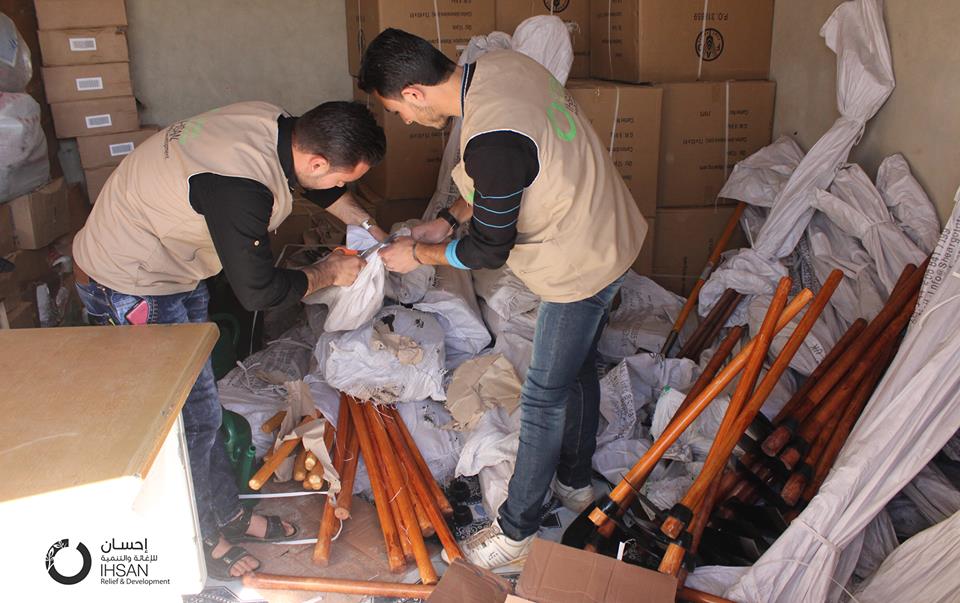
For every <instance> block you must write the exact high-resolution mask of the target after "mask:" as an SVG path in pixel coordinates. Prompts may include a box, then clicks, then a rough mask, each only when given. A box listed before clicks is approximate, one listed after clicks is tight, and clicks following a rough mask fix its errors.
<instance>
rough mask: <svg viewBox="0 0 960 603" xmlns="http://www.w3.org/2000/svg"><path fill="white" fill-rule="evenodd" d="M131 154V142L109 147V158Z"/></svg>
mask: <svg viewBox="0 0 960 603" xmlns="http://www.w3.org/2000/svg"><path fill="white" fill-rule="evenodd" d="M132 152H133V143H132V142H118V143H116V144H112V145H110V156H111V157H120V156H122V155H129V154H130V153H132Z"/></svg>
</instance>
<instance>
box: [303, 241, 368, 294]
mask: <svg viewBox="0 0 960 603" xmlns="http://www.w3.org/2000/svg"><path fill="white" fill-rule="evenodd" d="M366 264H367V263H366V262H365V261H364V260H363V258H361V257H360V256H357V255H345V254H344V253H342V252H340V251H334V252H333V253H331V254H329V255H328V256H327V257H325V258H323V259H322V260H320V261H319V262H316V263H315V264H311V265H310V266H304V267H303V268H301V270H303V272H304V274H306V275H307V293H306V294H305V295H304V297H306V296H307V295H310V294H311V293H313V292H315V291H317V290H319V289H323V288H325V287H330V286H336V287H349V286H350V285H352V284H353V283H354V281H356V280H357V275H359V274H360V271H361V270H363V267H364V266H366Z"/></svg>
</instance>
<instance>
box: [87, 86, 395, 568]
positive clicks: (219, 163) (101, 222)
mask: <svg viewBox="0 0 960 603" xmlns="http://www.w3.org/2000/svg"><path fill="white" fill-rule="evenodd" d="M385 148H386V142H385V139H384V135H383V130H381V128H380V127H379V126H378V125H377V124H376V122H375V121H374V118H373V115H372V114H371V113H370V111H369V110H367V109H366V108H365V107H363V106H362V105H359V104H357V103H345V102H331V103H325V104H322V105H320V106H318V107H316V108H314V109H312V110H310V111H309V112H307V113H306V114H305V115H303V116H302V117H299V118H296V117H290V116H288V115H287V114H286V113H285V112H284V111H283V110H282V109H280V108H279V107H275V106H273V105H270V104H267V103H261V102H247V103H238V104H234V105H229V106H227V107H222V108H220V109H214V110H213V111H210V112H208V113H204V114H202V115H199V116H197V117H194V118H191V119H188V120H186V121H180V122H177V123H175V124H173V125H171V126H169V127H167V128H165V129H164V130H161V131H160V132H158V133H157V134H155V135H154V136H152V137H151V138H149V139H148V140H147V141H145V142H144V143H143V144H141V145H140V146H139V147H137V149H136V150H134V151H133V153H131V154H130V155H128V156H127V157H126V158H125V159H124V160H123V162H122V163H121V164H120V166H119V167H118V168H117V169H116V171H114V173H113V174H112V175H111V176H110V178H109V180H107V183H106V185H105V186H104V188H103V190H102V191H101V193H100V196H99V197H98V199H97V200H96V204H95V205H94V207H93V211H92V212H91V214H90V217H89V218H88V220H87V223H86V225H85V226H84V227H83V229H82V230H81V231H80V232H79V233H77V236H76V238H75V239H74V244H73V253H74V260H75V263H76V278H77V289H78V290H79V293H80V298H81V299H82V300H83V303H84V305H85V306H86V309H87V312H88V314H89V316H90V318H91V320H92V321H93V322H96V323H98V324H112V325H126V324H132V325H139V324H147V323H186V322H205V321H206V320H207V305H208V301H209V297H208V294H207V288H206V285H205V284H204V282H203V281H204V279H206V278H208V277H211V276H214V275H215V274H217V273H218V272H220V270H221V269H222V270H223V271H224V272H225V274H226V276H227V279H228V280H229V281H230V284H231V286H232V287H233V290H234V292H235V293H236V295H237V297H238V298H239V300H240V302H241V303H242V304H243V305H244V307H246V308H247V309H249V310H262V309H265V308H275V307H279V306H285V305H289V304H295V303H297V302H298V301H299V300H300V299H301V298H303V297H305V296H307V295H309V294H311V293H313V292H314V291H316V290H317V289H320V288H323V287H328V286H331V285H340V286H346V285H350V284H352V283H353V281H354V280H355V279H356V277H357V274H358V273H359V271H360V269H361V268H362V267H363V265H364V262H363V260H362V259H360V258H358V257H351V256H346V255H342V254H337V253H335V254H331V255H329V256H328V257H327V258H325V259H324V260H322V261H320V262H318V263H316V264H313V265H312V266H306V267H304V268H300V269H297V270H287V269H280V268H275V267H274V258H273V254H272V252H271V251H270V241H269V237H268V231H270V230H275V229H276V228H277V227H278V226H280V224H281V223H282V222H283V221H284V220H285V219H286V218H287V216H289V215H290V212H291V210H292V207H293V194H292V192H293V190H294V189H295V188H296V187H298V186H299V187H302V188H303V189H305V191H304V195H305V196H306V197H307V198H308V199H310V200H311V201H313V202H315V203H317V204H318V205H320V206H322V207H325V208H327V210H328V211H330V213H332V214H333V215H334V216H336V217H337V218H339V219H341V220H343V221H344V222H345V223H347V224H360V225H363V226H364V227H365V228H367V229H368V230H370V231H371V233H372V234H373V235H374V236H375V237H377V238H379V239H381V240H382V239H383V238H384V237H385V236H386V234H385V233H384V232H383V231H382V230H380V229H379V228H378V227H377V226H376V225H374V224H373V223H372V222H371V220H370V217H369V216H368V215H367V214H366V213H365V212H364V211H363V210H362V209H360V207H359V206H358V205H357V203H356V202H355V201H354V200H353V198H352V197H351V196H350V195H349V194H348V193H346V192H345V189H344V185H345V184H346V183H347V182H353V181H354V180H357V179H358V178H360V177H361V176H363V174H365V173H366V172H367V170H369V169H370V167H371V166H373V165H376V164H377V163H378V162H379V161H380V160H381V159H382V158H383V155H384V151H385ZM146 352H147V353H149V351H146ZM220 420H221V407H220V401H219V398H218V396H217V384H216V381H215V380H214V376H213V368H212V366H211V363H210V361H209V360H208V361H207V364H206V366H205V367H204V368H203V371H202V372H201V373H200V376H199V378H198V379H197V382H196V383H195V384H194V386H193V389H192V390H191V391H190V394H189V395H188V397H187V401H186V404H185V406H184V408H183V422H184V427H185V431H186V438H187V448H188V452H189V456H190V470H191V474H192V476H193V485H194V494H195V496H196V502H197V511H198V515H199V522H200V532H201V535H202V537H203V540H204V550H205V552H206V563H207V569H208V571H209V573H210V574H211V575H212V576H214V577H217V578H220V579H229V578H231V577H236V576H240V575H243V574H245V573H248V572H251V571H254V570H256V569H257V568H258V567H259V566H260V563H259V561H258V560H257V559H256V558H254V557H253V556H252V555H250V554H248V553H247V551H246V550H245V549H243V548H242V547H239V546H232V545H231V543H232V542H244V541H247V542H250V541H274V540H281V539H284V538H289V537H290V536H293V535H294V534H295V533H296V531H297V528H296V526H294V525H292V524H290V523H287V522H284V521H281V520H280V518H278V517H275V516H268V517H264V516H261V515H254V514H253V513H252V511H250V510H249V509H246V510H245V509H242V508H241V505H240V502H239V499H238V498H237V494H238V492H237V486H236V478H235V477H234V475H233V471H232V469H231V467H230V464H229V461H228V459H227V453H226V448H225V447H224V442H223V438H222V436H220V434H219V428H220Z"/></svg>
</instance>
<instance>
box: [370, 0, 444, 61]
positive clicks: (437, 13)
mask: <svg viewBox="0 0 960 603" xmlns="http://www.w3.org/2000/svg"><path fill="white" fill-rule="evenodd" d="M358 1H359V0H358ZM433 15H434V17H435V18H436V22H437V50H439V51H440V52H443V38H441V37H440V9H439V8H438V7H437V0H433Z"/></svg>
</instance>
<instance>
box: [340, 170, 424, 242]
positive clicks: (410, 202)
mask: <svg viewBox="0 0 960 603" xmlns="http://www.w3.org/2000/svg"><path fill="white" fill-rule="evenodd" d="M356 194H357V195H358V196H359V197H361V199H362V201H361V203H363V202H365V203H366V204H367V209H368V210H369V211H370V213H371V215H372V216H373V219H374V220H375V221H376V222H377V224H379V225H380V227H381V228H383V229H384V230H386V231H388V232H389V231H390V227H391V226H393V225H394V224H396V223H397V222H406V221H407V220H414V219H417V220H418V219H420V218H422V217H423V213H424V212H425V211H427V205H429V203H430V200H429V199H388V198H386V197H384V196H383V195H380V194H378V193H377V192H376V191H374V190H372V189H371V188H370V186H369V185H367V183H365V182H362V183H361V184H360V186H359V187H358V188H357V191H356Z"/></svg>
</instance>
